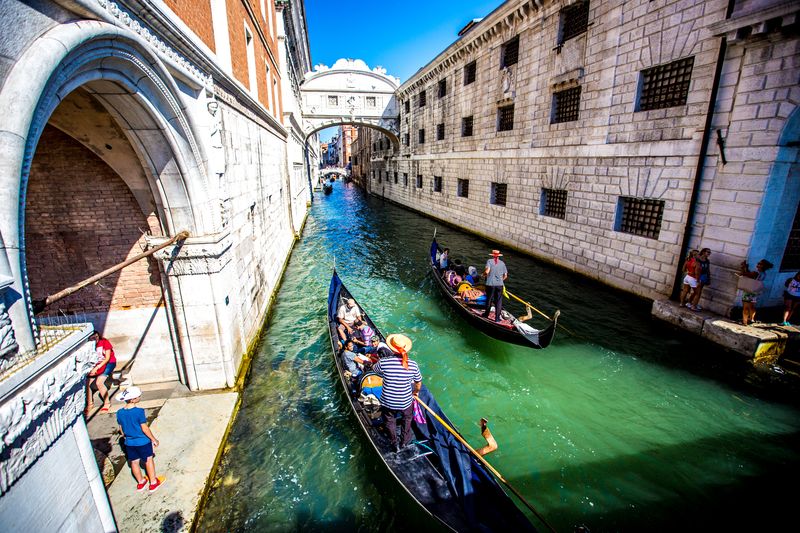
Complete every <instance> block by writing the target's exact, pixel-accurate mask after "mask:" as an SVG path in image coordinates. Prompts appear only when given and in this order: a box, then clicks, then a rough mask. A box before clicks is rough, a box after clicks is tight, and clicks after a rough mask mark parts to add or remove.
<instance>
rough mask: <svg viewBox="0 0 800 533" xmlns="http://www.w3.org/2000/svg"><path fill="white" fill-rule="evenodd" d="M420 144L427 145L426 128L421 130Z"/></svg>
mask: <svg viewBox="0 0 800 533" xmlns="http://www.w3.org/2000/svg"><path fill="white" fill-rule="evenodd" d="M418 142H419V144H425V128H422V129H420V130H419V138H418Z"/></svg>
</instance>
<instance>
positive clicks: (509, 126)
mask: <svg viewBox="0 0 800 533" xmlns="http://www.w3.org/2000/svg"><path fill="white" fill-rule="evenodd" d="M513 129H514V104H511V105H506V106H503V107H500V108H498V109H497V131H511V130H513Z"/></svg>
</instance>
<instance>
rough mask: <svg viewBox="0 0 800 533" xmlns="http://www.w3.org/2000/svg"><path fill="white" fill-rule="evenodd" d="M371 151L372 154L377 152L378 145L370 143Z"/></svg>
mask: <svg viewBox="0 0 800 533" xmlns="http://www.w3.org/2000/svg"><path fill="white" fill-rule="evenodd" d="M372 151H373V152H377V151H378V143H372Z"/></svg>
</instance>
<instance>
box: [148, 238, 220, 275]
mask: <svg viewBox="0 0 800 533" xmlns="http://www.w3.org/2000/svg"><path fill="white" fill-rule="evenodd" d="M201 239H203V241H204V242H203V241H201ZM190 241H193V242H190ZM198 241H200V242H198ZM231 244H232V243H231V237H230V234H228V233H226V234H225V235H222V236H214V237H213V240H212V239H209V238H208V237H206V238H205V239H204V238H203V237H196V238H190V239H188V240H187V241H186V242H184V243H183V246H181V247H180V248H178V247H175V246H173V247H167V248H164V249H163V250H159V251H158V252H156V253H155V254H154V256H155V257H156V258H157V259H160V260H161V261H163V262H164V271H165V272H166V273H167V275H172V276H188V275H195V274H214V273H216V272H220V271H222V269H223V268H225V265H227V264H228V263H229V262H230V261H231V254H229V253H228V252H229V251H230V249H231ZM148 245H158V242H157V240H156V239H148Z"/></svg>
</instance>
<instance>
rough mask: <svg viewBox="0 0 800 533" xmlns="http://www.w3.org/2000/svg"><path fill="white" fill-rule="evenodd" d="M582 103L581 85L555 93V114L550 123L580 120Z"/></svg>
mask: <svg viewBox="0 0 800 533" xmlns="http://www.w3.org/2000/svg"><path fill="white" fill-rule="evenodd" d="M580 105H581V88H580V86H578V87H572V88H571V89H566V90H564V91H558V92H557V93H553V116H552V118H551V119H550V124H559V123H561V122H571V121H573V120H578V112H579V110H580Z"/></svg>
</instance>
